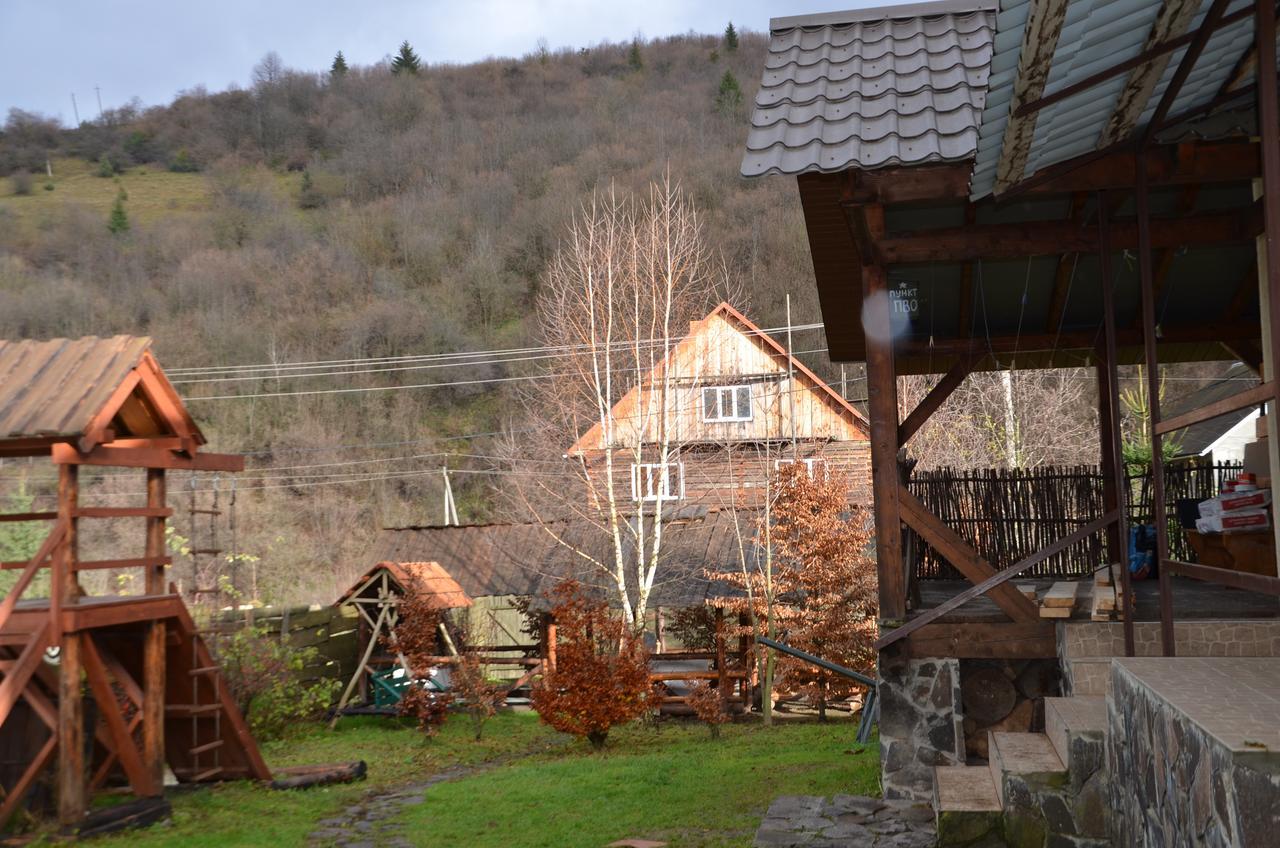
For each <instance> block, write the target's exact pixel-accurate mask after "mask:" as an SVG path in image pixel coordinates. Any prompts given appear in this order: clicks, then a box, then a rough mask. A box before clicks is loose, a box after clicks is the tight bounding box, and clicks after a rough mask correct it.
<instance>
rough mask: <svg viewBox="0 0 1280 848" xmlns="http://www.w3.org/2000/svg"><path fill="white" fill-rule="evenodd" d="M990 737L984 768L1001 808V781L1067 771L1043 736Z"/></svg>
mask: <svg viewBox="0 0 1280 848" xmlns="http://www.w3.org/2000/svg"><path fill="white" fill-rule="evenodd" d="M990 738H991V741H990V743H988V750H989V751H990V754H989V757H988V767H989V768H990V770H991V779H992V781H994V782H995V787H996V798H997V799H999V801H1000V804H1001V806H1003V805H1004V793H1005V780H1006V778H1008V777H1009V776H1010V775H1016V776H1018V777H1037V776H1040V775H1052V774H1062V773H1065V772H1066V770H1067V767H1066V766H1064V765H1063V764H1062V760H1061V759H1059V757H1058V753H1057V752H1056V751H1055V750H1054V749H1053V743H1052V742H1050V741H1049V737H1048V736H1046V735H1045V734H1043V733H992V734H991V737H990Z"/></svg>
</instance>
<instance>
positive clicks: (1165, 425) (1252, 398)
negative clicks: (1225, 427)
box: [1155, 382, 1275, 435]
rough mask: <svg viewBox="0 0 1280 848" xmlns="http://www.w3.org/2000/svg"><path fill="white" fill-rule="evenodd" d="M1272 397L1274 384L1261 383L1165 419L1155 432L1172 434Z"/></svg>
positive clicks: (1157, 425) (1256, 404) (1258, 403)
mask: <svg viewBox="0 0 1280 848" xmlns="http://www.w3.org/2000/svg"><path fill="white" fill-rule="evenodd" d="M1273 397H1275V386H1274V384H1272V383H1269V382H1268V383H1261V384H1259V385H1257V386H1253V387H1252V388H1248V389H1245V390H1244V391H1242V392H1236V393H1235V394H1234V395H1232V396H1231V397H1225V398H1222V399H1221V400H1218V401H1214V402H1213V403H1210V404H1207V405H1205V406H1202V407H1200V408H1199V409H1192V410H1190V411H1188V412H1184V413H1182V414H1181V415H1175V416H1174V417H1172V418H1166V419H1165V420H1163V421H1160V422H1158V423H1157V424H1156V425H1155V432H1156V434H1157V435H1164V434H1165V433H1172V432H1174V431H1175V430H1181V429H1182V428H1183V427H1190V426H1191V425H1192V424H1199V423H1200V422H1201V421H1208V420H1209V419H1211V418H1217V417H1218V416H1219V415H1226V414H1227V413H1228V412H1235V411H1236V410H1237V409H1245V408H1247V407H1250V406H1260V405H1262V404H1264V403H1266V402H1267V401H1269V400H1271V399H1272V398H1273Z"/></svg>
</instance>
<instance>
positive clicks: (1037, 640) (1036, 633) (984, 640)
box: [906, 621, 1058, 660]
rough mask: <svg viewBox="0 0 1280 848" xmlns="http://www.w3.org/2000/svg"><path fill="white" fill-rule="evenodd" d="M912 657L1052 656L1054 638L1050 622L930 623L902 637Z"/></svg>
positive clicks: (1054, 654)
mask: <svg viewBox="0 0 1280 848" xmlns="http://www.w3.org/2000/svg"><path fill="white" fill-rule="evenodd" d="M906 646H907V654H908V655H909V656H912V657H954V658H957V659H1017V660H1023V659H1052V658H1054V657H1057V655H1058V639H1057V635H1056V630H1055V629H1054V625H1053V623H1052V622H1050V621H1031V622H1026V623H1022V622H981V623H964V622H946V621H943V622H934V623H933V624H928V625H925V626H924V627H921V628H920V629H919V630H916V631H915V632H914V633H911V634H909V635H908V636H907V637H906Z"/></svg>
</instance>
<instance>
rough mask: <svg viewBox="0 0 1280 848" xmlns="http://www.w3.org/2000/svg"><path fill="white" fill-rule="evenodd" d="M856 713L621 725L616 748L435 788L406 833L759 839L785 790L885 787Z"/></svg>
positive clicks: (517, 840) (553, 840) (460, 838)
mask: <svg viewBox="0 0 1280 848" xmlns="http://www.w3.org/2000/svg"><path fill="white" fill-rule="evenodd" d="M853 733H854V725H853V724H851V723H850V722H848V721H847V720H846V721H842V722H833V723H831V724H826V725H820V724H816V723H803V724H800V723H788V724H783V725H780V726H778V727H774V728H766V727H763V726H760V725H731V726H727V727H726V728H725V729H724V735H723V737H722V738H721V739H719V740H713V739H711V738H709V736H708V734H707V731H706V729H705V728H703V727H701V726H699V725H694V724H679V725H666V726H664V727H662V729H660V730H658V731H654V730H649V729H645V728H626V729H624V730H621V731H615V735H614V738H611V740H610V745H609V748H608V750H606V751H605V752H604V753H602V754H592V753H590V752H589V751H588V749H587V748H586V747H585V746H583V745H581V744H580V743H576V742H575V743H573V745H572V746H570V748H569V749H568V750H565V751H564V752H562V753H560V754H559V755H558V756H557V755H554V754H553V755H543V756H537V757H530V758H527V759H524V760H522V761H520V762H518V763H513V764H511V765H508V766H505V767H503V768H500V769H495V770H493V771H489V772H486V773H484V774H480V775H477V776H475V777H472V778H469V779H465V780H459V781H457V782H454V783H445V784H441V785H439V786H436V787H433V788H432V789H431V791H430V792H428V793H427V800H426V802H425V803H423V804H421V805H418V806H415V807H411V808H409V812H408V813H407V814H406V815H405V817H404V818H405V823H406V825H407V827H406V828H405V830H404V833H403V834H402V835H403V836H404V837H405V838H406V839H408V840H409V841H410V842H413V843H414V844H416V845H423V846H446V845H466V846H468V848H485V846H494V848H496V847H497V846H511V845H520V846H526V847H527V848H536V846H556V848H573V846H582V848H599V846H603V845H606V844H608V843H610V842H613V841H614V840H617V839H625V838H629V837H635V838H647V839H655V840H661V841H667V842H669V844H670V845H671V846H672V848H689V847H690V846H707V847H708V848H709V846H731V845H732V846H740V845H747V844H750V842H751V837H752V835H753V834H754V832H755V829H756V827H757V826H758V825H759V823H760V819H761V817H762V816H763V814H764V812H765V809H766V808H767V807H768V805H769V802H770V801H771V800H772V799H773V798H774V797H776V796H778V795H784V794H811V795H832V794H835V793H838V792H848V793H852V794H872V795H878V794H879V777H880V770H879V760H878V754H877V751H878V748H877V747H876V746H875V745H874V744H872V745H869V746H866V747H865V749H858V752H857V753H853V752H851V751H850V743H851V740H852V737H853Z"/></svg>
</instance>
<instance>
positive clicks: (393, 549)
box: [374, 506, 757, 607]
mask: <svg viewBox="0 0 1280 848" xmlns="http://www.w3.org/2000/svg"><path fill="white" fill-rule="evenodd" d="M756 517H757V514H756V512H755V511H754V510H750V509H739V510H736V511H734V510H718V509H707V508H706V507H701V506H692V507H680V508H678V509H674V510H672V511H671V512H670V514H669V515H668V516H667V517H665V518H664V528H663V534H664V535H663V543H662V561H661V563H660V564H659V567H658V576H657V579H656V580H655V582H654V586H653V594H652V596H651V603H652V604H653V605H657V606H666V607H686V606H694V605H698V604H703V603H705V602H706V601H707V600H708V599H709V598H715V597H727V596H732V595H734V594H736V592H735V590H733V589H732V588H731V587H729V586H727V585H726V584H724V583H722V582H720V581H717V580H713V579H711V578H708V577H707V575H706V572H707V571H710V572H725V571H732V572H738V571H740V570H741V569H742V559H741V557H742V556H743V555H744V554H745V556H746V558H747V564H748V568H750V569H752V570H754V569H755V568H756V567H757V565H756V555H757V550H756V546H755V545H754V544H752V543H751V540H752V539H753V538H754V537H755V521H756ZM739 533H742V534H743V537H744V544H743V546H742V547H741V548H740V547H739V545H738V534H739ZM374 554H375V555H376V556H378V557H379V558H383V559H430V560H433V561H435V562H438V563H439V564H440V565H441V566H442V567H443V568H444V570H445V571H446V572H447V573H448V574H449V575H450V576H451V577H452V578H453V579H454V580H456V581H457V583H458V585H459V586H460V587H461V588H462V590H463V591H464V592H466V593H467V594H468V595H470V596H471V597H473V598H480V597H487V596H493V595H522V596H530V597H536V596H541V595H544V594H545V593H546V592H547V591H548V590H550V589H551V588H552V587H554V586H555V585H556V584H557V583H559V582H561V581H562V580H565V579H575V580H578V581H579V582H581V583H583V584H585V585H587V586H590V587H592V588H594V589H597V590H599V591H600V592H601V593H603V594H606V595H608V594H609V593H610V592H611V585H610V583H609V580H608V577H607V575H605V574H603V572H602V571H601V570H600V569H599V568H598V567H596V566H595V565H593V564H592V563H591V562H590V561H589V560H588V559H587V557H591V558H594V559H595V560H596V561H604V562H608V561H609V559H610V558H611V556H612V548H611V542H610V539H609V536H608V534H607V533H606V532H605V531H604V530H603V528H601V527H599V526H597V525H595V524H593V523H591V522H587V521H572V522H570V521H561V522H552V523H550V524H547V525H541V524H536V523H513V524H483V525H471V526H461V527H458V526H427V527H396V528H387V529H384V530H383V531H382V532H381V533H380V534H379V536H378V539H377V541H376V542H375V543H374ZM627 571H628V579H634V574H633V572H634V569H627ZM632 589H633V590H634V587H632Z"/></svg>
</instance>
